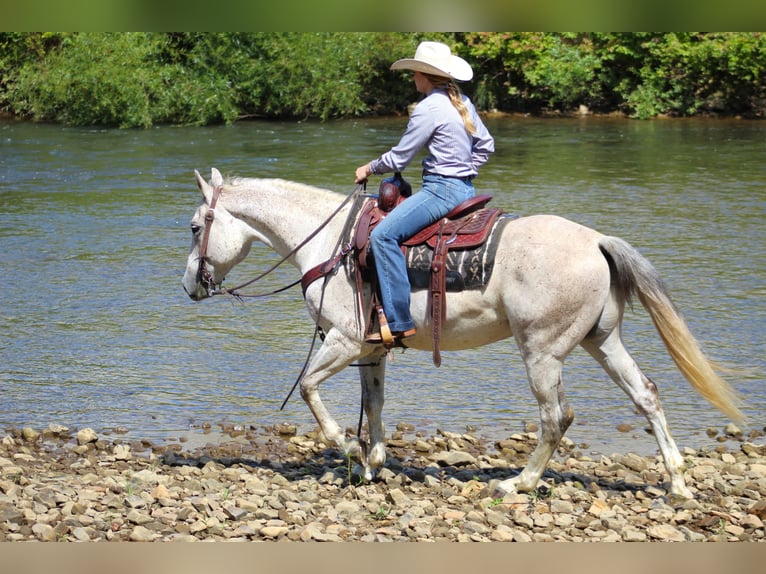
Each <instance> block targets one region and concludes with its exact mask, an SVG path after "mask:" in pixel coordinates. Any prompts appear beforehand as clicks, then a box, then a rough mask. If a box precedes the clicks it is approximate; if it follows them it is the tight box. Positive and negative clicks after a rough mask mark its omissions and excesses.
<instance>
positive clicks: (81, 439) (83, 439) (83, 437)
mask: <svg viewBox="0 0 766 574" xmlns="http://www.w3.org/2000/svg"><path fill="white" fill-rule="evenodd" d="M97 440H98V435H97V434H96V431H94V430H93V429H92V428H88V427H86V428H84V429H80V430H79V431H77V444H79V445H81V446H82V445H85V444H90V443H93V442H96V441H97Z"/></svg>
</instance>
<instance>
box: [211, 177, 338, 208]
mask: <svg viewBox="0 0 766 574" xmlns="http://www.w3.org/2000/svg"><path fill="white" fill-rule="evenodd" d="M223 183H224V187H229V188H236V189H245V190H246V189H252V188H262V187H263V186H266V187H268V188H277V189H281V190H284V191H295V192H298V193H300V194H301V195H303V194H310V195H313V196H324V197H325V198H326V199H327V201H329V202H333V203H334V202H337V201H339V200H340V199H341V198H342V197H341V196H340V194H339V193H337V192H335V191H332V190H329V189H323V188H321V187H315V186H313V185H308V184H305V183H300V182H296V181H290V180H287V179H281V178H257V177H240V176H228V177H225V178H224V182H223ZM317 199H320V198H319V197H317Z"/></svg>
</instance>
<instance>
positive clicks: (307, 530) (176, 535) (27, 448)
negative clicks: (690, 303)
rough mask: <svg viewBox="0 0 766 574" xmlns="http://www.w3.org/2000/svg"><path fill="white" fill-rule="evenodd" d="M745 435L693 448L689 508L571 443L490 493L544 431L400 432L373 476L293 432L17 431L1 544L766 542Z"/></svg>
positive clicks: (761, 450) (652, 477)
mask: <svg viewBox="0 0 766 574" xmlns="http://www.w3.org/2000/svg"><path fill="white" fill-rule="evenodd" d="M714 430H715V429H713V431H714ZM738 430H739V429H730V428H727V429H724V430H723V433H722V434H719V433H717V432H709V433H708V435H709V436H711V439H712V438H713V437H717V438H716V440H714V441H712V442H714V446H711V447H709V448H701V449H698V450H694V449H688V448H687V449H684V451H683V455H684V457H685V460H686V462H687V472H686V478H687V483H688V486H689V488H690V489H691V491H692V492H693V493H694V495H695V498H694V499H692V500H685V499H678V498H676V497H673V496H671V495H669V494H668V491H667V489H666V486H667V485H666V484H665V481H666V480H667V475H666V474H665V469H664V466H663V464H662V461H661V459H660V457H658V456H657V457H654V456H650V457H646V456H639V455H636V454H633V453H618V454H612V455H609V456H606V455H601V454H592V453H588V454H583V453H582V452H580V450H579V449H578V448H577V447H575V445H574V444H572V443H571V441H566V439H565V440H564V441H563V442H562V446H561V447H560V448H559V449H558V451H557V453H556V455H555V457H554V460H553V461H552V462H551V464H550V465H549V468H548V470H547V471H546V473H545V475H544V477H543V480H544V482H545V483H546V486H541V487H540V488H538V489H537V490H536V491H534V492H531V493H525V494H521V493H513V494H509V495H506V496H505V497H504V498H502V499H499V498H492V496H491V492H490V488H489V483H490V482H491V481H493V480H496V479H504V478H507V476H509V474H514V473H517V472H519V471H520V469H521V468H522V467H523V465H524V464H525V462H526V458H527V456H528V454H529V453H530V452H531V450H532V448H534V445H535V443H536V434H535V433H534V432H524V433H519V434H514V435H512V436H509V437H507V438H506V439H503V440H500V441H488V440H486V439H483V438H481V437H477V436H475V435H473V434H470V433H469V434H454V433H448V432H437V433H436V434H435V435H434V436H423V435H422V433H419V432H416V430H415V429H414V428H413V427H412V426H411V425H400V426H399V427H397V430H396V431H394V432H393V433H392V434H391V436H390V438H389V440H388V460H387V463H386V466H385V468H383V469H381V470H380V472H379V473H378V475H377V476H376V477H375V478H374V479H373V480H372V481H371V482H363V481H362V480H361V479H360V477H359V476H357V475H356V474H354V467H353V464H350V463H349V461H348V460H347V459H346V458H345V457H344V456H343V455H342V454H341V453H340V452H339V451H338V450H337V449H336V448H334V447H333V446H332V445H328V444H327V443H326V442H325V441H324V440H323V437H322V435H321V434H320V433H318V432H316V431H314V432H309V433H306V434H300V435H299V434H296V433H295V428H294V427H291V426H290V425H279V426H277V427H260V428H256V427H251V428H247V429H242V428H236V429H228V431H227V433H226V434H224V435H221V436H222V437H223V438H222V439H220V440H216V441H215V442H213V443H209V444H206V445H205V446H202V447H195V448H185V447H184V444H183V443H167V444H161V445H158V444H153V443H152V442H150V441H148V440H127V439H121V438H119V437H107V436H99V435H98V434H97V433H96V432H94V431H93V430H92V429H79V430H77V431H73V430H70V429H68V428H66V427H65V426H63V425H60V424H51V425H50V426H49V427H48V428H47V429H43V430H36V429H31V428H22V429H16V428H12V429H7V430H6V433H7V434H5V436H4V437H3V438H2V439H1V440H0V542H3V541H27V540H38V541H46V542H54V541H59V542H63V541H69V542H76V541H134V542H165V541H182V542H186V541H197V540H220V541H223V540H230V541H235V540H238V541H248V540H256V541H296V542H340V541H366V542H374V541H381V542H382V541H466V542H467V541H474V542H490V541H497V542H512V541H513V542H530V541H535V542H546V541H559V540H561V541H581V542H590V541H594V542H595V541H614V542H655V541H668V542H682V541H763V540H764V539H765V538H766V535H765V534H764V532H765V527H764V520H766V445H764V444H762V443H761V444H759V443H758V441H759V440H761V441H762V439H761V437H762V436H763V434H762V433H755V434H751V436H749V437H748V438H743V437H742V433H741V432H739V433H737V432H735V431H738Z"/></svg>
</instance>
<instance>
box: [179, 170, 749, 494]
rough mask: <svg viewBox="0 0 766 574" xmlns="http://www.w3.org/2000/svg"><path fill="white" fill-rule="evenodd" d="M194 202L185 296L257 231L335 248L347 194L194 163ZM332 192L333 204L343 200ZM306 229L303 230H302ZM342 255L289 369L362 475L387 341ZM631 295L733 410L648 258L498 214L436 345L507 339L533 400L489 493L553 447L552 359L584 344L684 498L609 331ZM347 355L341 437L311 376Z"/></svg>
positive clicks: (216, 288) (321, 255) (679, 465)
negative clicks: (491, 259)
mask: <svg viewBox="0 0 766 574" xmlns="http://www.w3.org/2000/svg"><path fill="white" fill-rule="evenodd" d="M194 173H195V178H196V183H197V187H198V188H199V190H200V192H201V194H202V201H201V202H200V204H199V206H198V207H197V209H196V212H195V213H194V216H193V217H192V220H191V232H192V244H191V249H190V252H189V255H188V259H187V263H186V270H185V273H184V277H183V281H182V283H183V288H184V290H185V291H186V293H187V294H188V295H189V297H191V299H193V300H194V301H200V300H203V299H205V298H208V297H210V296H211V295H213V294H216V293H220V292H222V290H221V284H222V282H223V280H224V278H225V277H226V275H227V274H228V273H229V272H230V271H231V270H232V268H234V267H235V266H236V265H237V264H238V263H240V262H242V261H243V260H244V259H245V258H246V257H247V255H248V252H249V251H250V248H251V246H252V244H253V243H254V242H255V241H260V242H262V243H263V244H265V245H267V246H268V247H270V248H271V249H273V250H274V251H276V252H277V254H279V255H281V256H282V257H283V259H284V260H286V261H289V262H290V263H291V264H292V265H294V266H295V267H297V269H298V270H299V271H300V272H301V273H302V274H303V273H306V271H307V270H309V269H312V268H313V267H315V266H317V265H319V264H321V263H323V262H324V261H326V260H327V259H328V258H329V257H331V256H332V254H333V253H334V250H335V249H337V246H338V244H339V238H340V236H341V234H342V232H343V230H344V226H346V219H347V218H348V215H349V212H350V210H351V205H350V204H348V203H347V202H345V201H344V199H347V196H344V195H342V194H339V193H337V192H334V191H330V190H325V189H320V188H317V187H314V186H310V185H307V184H302V183H297V182H292V181H288V180H284V179H258V178H227V179H224V178H223V176H222V175H221V173H220V172H219V171H218V170H217V169H215V168H212V170H211V179H210V182H207V181H205V179H204V178H203V177H202V176H201V175H200V174H199V172H198V171H196V170H195V172H194ZM344 203H345V205H344ZM312 232H313V233H312ZM350 267H351V265H350V264H349V263H348V261H347V260H346V261H343V262H341V264H340V265H338V269H337V272H335V273H333V274H331V275H329V276H327V277H326V279H325V280H323V281H315V282H313V283H312V284H310V285H309V286H308V287H307V289H306V291H305V293H304V297H305V302H306V306H307V309H308V313H309V315H310V316H311V318H312V319H313V320H314V321H315V323H316V325H317V326H318V327H319V328H321V329H322V331H323V332H324V340H323V342H322V344H321V346H320V347H319V349H318V350H317V352H316V353H315V354H314V355H313V357H311V359H310V361H309V362H308V364H307V365H306V367H305V371H304V372H303V376H302V378H301V379H300V394H301V397H302V398H303V400H304V401H305V403H306V404H307V405H308V407H309V409H310V410H311V412H312V414H313V416H314V418H315V419H316V421H317V423H318V424H319V427H320V429H321V431H322V433H323V434H324V436H325V437H326V438H327V439H328V441H331V442H334V443H335V444H336V445H338V447H339V448H340V449H341V450H342V451H343V452H344V453H345V454H346V455H347V456H349V457H353V458H354V459H355V460H357V461H358V463H359V465H360V466H361V469H362V471H363V476H364V478H365V479H367V480H370V479H372V478H373V476H374V473H375V472H377V471H378V469H379V468H380V467H381V466H383V465H384V463H385V461H386V448H385V438H384V430H383V422H382V408H383V402H384V386H385V368H386V360H387V353H388V349H386V348H385V347H384V346H382V345H380V344H377V345H376V344H371V343H367V342H365V340H364V334H365V321H364V320H363V318H361V317H360V314H359V312H358V300H357V293H356V291H357V283H356V281H355V278H354V274H353V272H352V270H351V269H350ZM427 297H428V290H413V292H412V298H411V310H412V317H413V319H414V321H415V324H416V328H417V334H416V335H415V336H414V337H411V338H408V339H406V346H407V347H408V348H412V349H418V350H424V351H431V350H432V340H431V338H430V337H429V332H430V329H429V324H428V323H429V319H428V317H427V309H428V301H427ZM634 297H637V298H638V300H639V301H640V303H641V305H642V306H643V307H644V309H645V310H646V311H647V312H648V313H649V315H650V317H651V319H652V321H653V323H654V326H655V328H656V330H657V332H658V334H659V336H660V337H661V339H662V341H663V342H664V344H665V347H666V348H667V351H668V353H669V355H670V356H671V357H672V359H673V361H674V362H675V364H676V366H677V367H678V369H679V370H680V371H681V373H682V374H683V375H684V377H685V378H686V379H687V381H688V382H689V383H690V385H691V386H692V388H693V389H695V390H696V391H697V392H699V393H700V394H701V395H702V396H703V397H705V398H706V399H707V400H708V401H709V402H710V403H711V404H712V405H713V406H715V407H716V408H718V409H719V410H721V411H722V412H723V413H724V414H725V415H727V416H728V417H729V418H730V419H732V420H734V421H739V420H742V413H741V410H740V398H739V396H738V394H737V393H736V391H735V390H734V389H733V388H732V387H731V386H730V384H729V383H728V382H726V381H725V380H724V379H723V378H722V376H721V375H720V369H719V367H718V366H717V365H715V364H714V363H713V362H712V361H711V360H710V359H708V357H707V356H706V355H705V354H704V352H703V351H702V349H701V348H700V345H699V343H698V342H697V341H696V340H695V338H694V336H693V335H692V333H691V332H690V330H689V328H688V326H687V325H686V323H685V321H684V320H683V318H682V317H681V315H680V313H679V311H678V310H677V309H676V306H675V304H674V303H673V302H672V300H671V298H670V296H669V294H668V290H667V289H666V287H665V286H664V283H663V281H662V279H661V278H660V277H659V274H658V272H657V270H656V269H655V268H654V266H653V265H652V264H651V263H650V262H649V261H648V260H647V259H646V258H645V257H644V256H642V255H641V254H640V253H639V252H638V251H637V250H636V249H635V248H633V247H632V246H631V245H630V244H629V243H628V242H626V241H625V240H623V239H620V238H618V237H613V236H608V235H604V234H601V233H600V232H598V231H596V230H593V229H590V228H588V227H585V226H583V225H580V224H578V223H576V222H573V221H570V220H567V219H565V218H562V217H559V216H556V215H529V216H524V217H519V218H518V219H515V220H514V221H512V222H510V223H509V224H508V225H505V226H504V228H503V231H502V234H501V236H500V237H499V238H498V245H497V251H496V255H495V263H494V269H493V272H492V275H491V277H490V279H489V281H488V283H487V285H486V287H484V288H483V289H480V290H479V289H477V290H466V291H462V292H454V293H448V294H447V305H446V308H447V314H446V320H445V321H444V323H443V325H442V332H441V342H440V344H441V347H442V349H443V350H459V349H469V348H476V347H480V346H482V345H487V344H490V343H494V342H496V341H500V340H503V339H508V338H511V337H513V339H514V340H515V343H516V345H517V347H518V349H519V351H520V354H521V359H522V361H523V362H524V365H525V368H526V373H527V378H528V381H529V386H530V388H531V390H532V393H533V394H534V396H535V398H536V399H537V402H538V406H539V414H540V433H539V438H538V442H537V445H536V446H535V448H534V450H533V452H532V454H531V455H530V457H529V459H528V461H527V464H526V465H525V466H524V468H523V470H521V472H519V473H518V474H517V475H515V476H511V477H509V478H507V479H505V480H502V481H495V482H497V484H496V485H495V486H494V489H493V493H494V494H495V495H497V496H503V495H505V494H508V493H512V492H530V491H534V490H535V489H536V488H538V486H539V483H540V480H541V477H542V475H543V473H544V471H545V469H546V467H547V465H548V463H549V461H550V459H551V456H552V455H553V453H554V452H555V450H556V448H557V447H558V445H559V442H560V441H561V439H562V437H563V436H564V433H565V432H566V430H567V428H568V427H569V426H570V425H571V424H572V421H573V419H574V413H573V410H572V408H571V407H570V406H569V404H568V402H567V399H566V396H565V394H564V387H563V383H562V367H563V365H564V360H565V359H566V357H567V355H569V354H570V352H571V351H572V350H573V349H574V348H575V347H576V346H577V345H580V346H581V347H582V348H584V349H585V350H586V351H587V352H588V353H589V354H590V355H591V356H592V357H593V358H594V359H595V360H596V361H597V362H598V363H599V364H600V365H601V367H602V368H603V369H604V371H606V373H607V374H608V375H609V377H610V378H611V379H612V380H613V381H614V382H615V383H616V385H617V386H618V387H619V388H620V389H622V390H623V391H624V392H625V393H626V394H627V395H628V397H629V398H630V399H631V400H632V401H633V403H634V405H635V407H636V408H637V409H638V411H639V412H640V413H642V414H643V415H644V416H645V417H646V419H647V420H648V422H649V425H650V427H651V431H652V433H653V435H654V437H655V438H656V440H657V444H658V446H659V450H660V452H661V455H662V458H663V461H664V464H665V468H666V470H667V473H668V477H669V483H670V486H669V491H670V493H671V494H674V495H677V496H680V497H684V498H692V497H693V495H692V492H691V491H690V490H689V488H688V487H687V486H686V484H685V481H684V474H683V473H684V470H685V468H684V460H683V457H682V456H681V454H680V452H679V450H678V447H677V446H676V443H675V442H674V440H673V438H672V437H671V434H670V431H669V430H668V425H667V422H666V419H665V415H664V412H663V409H662V406H661V404H660V400H659V396H658V391H657V387H656V385H655V383H654V382H653V381H652V380H651V379H649V377H647V376H646V375H645V374H644V373H643V372H642V371H641V369H640V368H639V366H638V365H637V363H636V361H635V360H634V359H633V358H632V356H631V355H630V354H629V353H628V351H627V350H626V349H625V347H624V345H623V342H622V335H621V325H622V321H623V313H624V310H625V307H626V305H631V306H632V300H633V298H634ZM355 362H356V363H358V366H359V373H360V382H361V386H362V406H363V410H364V414H365V415H366V417H367V423H368V437H367V440H366V441H365V440H363V439H362V438H361V437H359V436H353V435H351V434H350V433H349V434H348V435H347V434H346V433H344V431H343V430H342V429H341V427H340V425H339V424H338V423H337V422H336V420H335V419H334V418H333V417H332V416H331V414H330V412H329V411H328V410H327V408H326V407H325V405H324V403H323V402H322V400H321V398H320V395H319V386H320V384H321V383H322V382H323V381H324V380H326V379H327V378H329V377H331V376H333V375H335V374H337V373H338V372H340V371H341V370H342V369H344V368H345V367H347V366H349V365H350V364H352V363H355Z"/></svg>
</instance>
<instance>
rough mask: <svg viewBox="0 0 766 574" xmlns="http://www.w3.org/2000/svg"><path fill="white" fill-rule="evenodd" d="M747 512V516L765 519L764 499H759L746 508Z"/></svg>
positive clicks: (765, 501) (765, 503)
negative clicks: (751, 515)
mask: <svg viewBox="0 0 766 574" xmlns="http://www.w3.org/2000/svg"><path fill="white" fill-rule="evenodd" d="M747 512H748V513H749V514H754V515H755V516H757V517H758V518H760V519H764V518H766V499H761V500H758V501H756V502H754V503H753V504H751V505H750V506H749V507H748V509H747Z"/></svg>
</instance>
